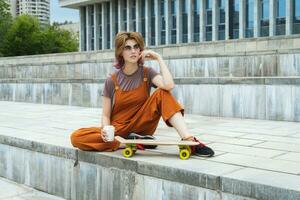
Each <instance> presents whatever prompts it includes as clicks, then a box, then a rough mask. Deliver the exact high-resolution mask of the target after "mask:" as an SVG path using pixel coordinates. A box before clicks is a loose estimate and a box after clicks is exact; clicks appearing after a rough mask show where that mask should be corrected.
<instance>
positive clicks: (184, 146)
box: [115, 136, 199, 160]
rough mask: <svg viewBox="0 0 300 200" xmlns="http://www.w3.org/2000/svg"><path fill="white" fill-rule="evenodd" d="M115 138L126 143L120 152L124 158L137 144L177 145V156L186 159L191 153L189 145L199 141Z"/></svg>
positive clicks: (134, 150)
mask: <svg viewBox="0 0 300 200" xmlns="http://www.w3.org/2000/svg"><path fill="white" fill-rule="evenodd" d="M115 139H116V140H117V141H119V142H120V143H122V144H125V145H126V148H125V149H123V151H122V154H123V156H124V157H125V158H130V157H132V156H133V155H134V154H135V152H136V151H137V147H136V146H137V144H143V145H177V146H178V147H179V157H180V158H181V159H182V160H186V159H188V158H189V157H190V155H191V147H190V146H195V145H198V144H199V143H197V142H193V141H167V140H147V139H134V140H129V139H124V138H122V137H120V136H116V137H115Z"/></svg>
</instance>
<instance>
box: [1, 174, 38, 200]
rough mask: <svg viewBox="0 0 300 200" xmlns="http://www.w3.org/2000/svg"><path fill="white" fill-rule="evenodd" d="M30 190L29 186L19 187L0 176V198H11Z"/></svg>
mask: <svg viewBox="0 0 300 200" xmlns="http://www.w3.org/2000/svg"><path fill="white" fill-rule="evenodd" d="M31 191H32V189H30V188H25V187H20V186H19V185H17V184H15V183H13V182H12V181H9V180H7V179H4V178H0V199H5V198H11V197H14V196H18V195H21V194H25V193H28V192H31Z"/></svg>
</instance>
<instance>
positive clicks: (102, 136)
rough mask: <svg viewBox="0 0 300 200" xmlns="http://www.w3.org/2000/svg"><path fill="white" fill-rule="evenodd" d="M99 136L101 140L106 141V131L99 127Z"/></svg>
mask: <svg viewBox="0 0 300 200" xmlns="http://www.w3.org/2000/svg"><path fill="white" fill-rule="evenodd" d="M101 138H102V140H103V142H108V141H107V139H106V138H107V133H106V131H105V130H104V129H103V128H102V129H101Z"/></svg>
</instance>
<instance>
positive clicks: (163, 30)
mask: <svg viewBox="0 0 300 200" xmlns="http://www.w3.org/2000/svg"><path fill="white" fill-rule="evenodd" d="M159 3H160V16H161V17H160V18H159V19H161V22H160V30H161V31H160V35H161V38H160V43H161V44H166V12H165V9H166V6H165V3H166V2H165V0H160V1H159Z"/></svg>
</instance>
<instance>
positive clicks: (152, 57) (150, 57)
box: [140, 50, 161, 60]
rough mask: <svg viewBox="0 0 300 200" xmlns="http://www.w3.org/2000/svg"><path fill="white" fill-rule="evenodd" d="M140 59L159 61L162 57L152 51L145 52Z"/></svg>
mask: <svg viewBox="0 0 300 200" xmlns="http://www.w3.org/2000/svg"><path fill="white" fill-rule="evenodd" d="M140 59H142V60H159V59H161V56H160V55H159V54H158V53H156V52H154V51H152V50H144V51H142V52H141V55H140Z"/></svg>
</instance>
